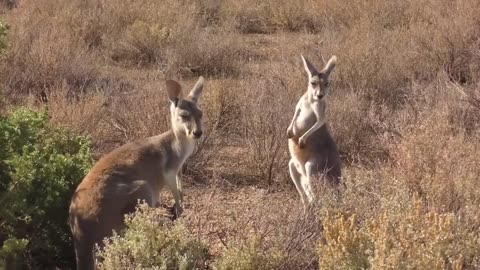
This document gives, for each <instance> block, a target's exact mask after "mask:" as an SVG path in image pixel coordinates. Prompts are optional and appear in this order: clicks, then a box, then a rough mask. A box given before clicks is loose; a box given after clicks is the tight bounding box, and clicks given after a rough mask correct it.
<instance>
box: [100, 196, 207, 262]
mask: <svg viewBox="0 0 480 270" xmlns="http://www.w3.org/2000/svg"><path fill="white" fill-rule="evenodd" d="M164 215H165V213H164V212H162V211H161V210H160V209H158V208H150V207H148V205H146V204H140V205H139V206H138V208H137V211H136V213H133V214H130V215H128V216H127V217H126V219H125V222H126V225H127V229H126V231H125V233H124V234H123V235H122V236H120V235H114V236H113V237H111V238H109V239H107V240H105V244H106V245H105V248H104V249H102V250H101V251H100V252H99V253H98V255H97V256H98V259H99V261H100V263H99V265H98V268H99V269H108V270H110V269H165V270H166V269H169V270H170V269H181V270H187V269H204V268H205V267H206V262H207V259H208V250H207V248H206V246H205V245H203V244H202V243H201V242H199V241H198V240H196V239H194V238H193V237H192V236H191V235H190V234H189V233H188V232H187V230H186V229H185V227H183V226H182V225H181V224H175V225H173V224H172V223H171V222H164V221H165V220H166V218H165V216H164Z"/></svg>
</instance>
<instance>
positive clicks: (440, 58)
mask: <svg viewBox="0 0 480 270" xmlns="http://www.w3.org/2000/svg"><path fill="white" fill-rule="evenodd" d="M7 2H9V1H3V2H2V5H5V3H7ZM15 2H16V3H17V7H15V8H13V9H8V8H6V9H3V8H2V11H3V12H4V19H5V20H6V22H7V23H8V24H9V25H10V30H9V31H8V33H7V41H8V44H9V47H8V49H7V51H6V54H5V55H4V56H2V59H1V60H0V78H1V88H2V90H3V96H2V98H3V97H4V99H2V101H1V102H0V104H1V105H2V106H4V107H6V108H11V107H13V106H16V105H18V104H28V105H29V106H32V107H34V106H39V103H38V102H37V101H38V98H32V97H31V96H36V97H38V95H40V96H41V97H43V98H45V97H46V99H47V100H48V103H47V104H46V105H41V106H48V109H49V112H50V115H51V118H52V119H51V121H52V122H54V123H56V124H59V125H64V126H68V127H70V128H73V129H75V130H76V131H78V132H79V133H82V134H88V135H90V136H91V138H92V139H93V141H94V146H95V153H96V155H97V157H100V156H101V155H103V154H105V153H106V152H108V151H110V150H111V149H113V148H114V147H116V146H118V145H119V144H122V143H125V142H127V141H132V140H135V139H138V138H143V137H147V136H151V135H155V134H158V133H161V132H163V131H165V130H167V129H168V127H169V116H168V102H167V99H166V95H165V89H164V80H165V79H167V78H168V79H170V78H173V79H177V80H179V81H180V82H181V84H182V85H184V87H185V91H188V90H189V89H188V88H189V87H191V86H192V85H193V83H194V81H195V80H196V79H197V76H199V75H203V76H206V85H205V91H204V92H205V95H204V97H203V99H202V100H201V107H202V108H203V110H204V112H205V130H206V133H205V135H206V136H205V137H204V138H203V139H202V140H201V141H200V142H199V147H198V150H197V152H196V153H195V154H194V156H192V157H191V158H190V159H189V160H188V163H187V166H186V168H185V176H186V178H187V180H188V181H187V183H188V185H187V186H188V189H187V198H186V200H187V202H188V203H189V204H187V207H186V209H187V210H186V216H185V218H184V219H182V220H181V221H180V222H182V223H184V224H185V226H186V227H187V228H188V230H190V231H191V232H192V233H193V234H194V235H195V236H196V237H198V238H199V239H201V240H202V241H204V242H205V243H206V244H207V245H208V247H209V249H210V251H211V252H212V253H213V254H214V257H215V258H214V259H215V260H216V259H219V260H221V258H223V260H224V261H223V263H221V262H219V261H218V262H217V264H216V265H217V266H219V267H218V268H219V269H220V268H222V267H221V266H223V267H224V268H226V269H228V267H232V265H231V264H229V263H230V262H235V261H241V262H242V264H241V266H239V265H236V266H234V267H245V268H246V269H249V268H250V269H251V268H255V267H265V268H269V267H271V268H272V267H273V268H280V269H317V268H318V267H320V268H322V269H332V268H333V269H335V268H341V267H350V266H352V267H354V268H355V267H367V268H382V269H383V268H389V269H397V268H402V267H404V268H415V267H417V268H424V266H425V265H427V264H428V265H433V266H438V267H440V268H443V269H460V268H463V269H476V268H478V267H480V256H479V255H478V254H480V252H479V251H478V246H480V245H479V243H478V241H479V240H478V239H479V238H478V237H479V229H478V228H480V219H479V218H478V217H479V216H480V208H479V207H478V205H480V191H479V189H478V187H477V186H478V181H479V180H480V178H479V175H480V155H479V154H478V153H479V152H480V136H479V135H478V134H480V90H479V89H480V88H479V87H480V80H479V78H480V64H479V63H480V53H479V50H480V17H479V16H478V15H477V14H480V2H479V1H477V0H452V1H447V0H440V1H439V0H422V1H414V0H407V1H375V0H365V1H348V2H346V1H338V0H326V1H310V0H302V1H297V2H296V1H293V0H281V1H273V0H267V1H263V2H262V3H259V2H258V1H253V0H242V1H233V0H208V1H199V0H185V1H174V0H166V1H162V3H159V2H158V1H154V0H141V1H136V2H135V3H132V2H131V1H121V0H104V1H100V2H98V1H79V0H74V1H61V0H55V1H47V0H37V1H33V0H22V1H15ZM300 53H303V54H304V55H306V56H307V57H309V58H310V59H311V60H312V62H314V63H315V64H316V65H317V66H318V67H321V66H322V65H323V64H324V63H325V61H326V60H328V58H329V57H330V56H331V55H333V54H335V55H337V57H338V65H337V67H336V69H335V71H334V73H333V74H332V80H333V81H332V84H331V93H330V96H329V97H328V99H329V105H328V106H329V107H328V111H327V115H328V119H329V123H328V125H329V128H330V130H331V132H332V134H333V137H334V138H335V139H336V141H337V143H338V146H339V150H340V152H341V155H342V161H343V165H344V166H343V174H344V178H345V179H344V184H345V185H344V186H343V187H341V188H340V192H338V193H337V192H332V191H331V190H328V189H319V190H318V193H319V195H318V197H319V199H318V202H317V203H316V204H315V205H314V207H313V208H312V209H311V210H309V211H308V214H307V215H303V214H302V209H301V206H300V204H299V198H298V195H297V193H296V191H295V189H294V188H293V185H292V183H291V180H290V179H289V176H288V169H287V166H286V164H287V162H288V158H289V157H288V152H287V140H286V134H285V132H286V128H287V126H288V123H289V121H290V117H291V116H292V114H293V109H294V106H295V104H296V102H297V100H298V98H299V97H300V96H301V95H302V94H303V92H304V91H305V89H306V85H307V80H306V75H305V72H304V70H303V67H302V66H301V61H300V57H299V55H300ZM2 110H6V109H5V108H2V109H0V111H2ZM412 227H415V230H410V229H409V228H412ZM435 236H437V238H436V237H435ZM438 237H441V238H442V239H439V238H438ZM236 253H239V254H243V255H242V256H243V257H242V259H241V260H237V259H236V258H235V254H236ZM258 254H260V255H261V256H258V257H255V256H253V255H258ZM422 254H426V255H425V256H423V257H422V256H421V255H422ZM223 255H225V257H222V256H223ZM317 255H318V256H317ZM427 255H428V256H427ZM460 255H462V256H460ZM255 263H258V264H255ZM459 267H460V268H459Z"/></svg>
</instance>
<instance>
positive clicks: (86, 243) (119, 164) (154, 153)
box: [70, 78, 203, 270]
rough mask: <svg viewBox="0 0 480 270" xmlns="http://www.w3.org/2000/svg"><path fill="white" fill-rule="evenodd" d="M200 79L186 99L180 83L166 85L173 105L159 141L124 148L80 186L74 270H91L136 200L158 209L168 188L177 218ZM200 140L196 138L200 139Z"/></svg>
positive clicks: (195, 132)
mask: <svg viewBox="0 0 480 270" xmlns="http://www.w3.org/2000/svg"><path fill="white" fill-rule="evenodd" d="M202 88H203V78H200V80H199V82H198V83H197V84H196V85H195V87H194V89H193V90H192V92H191V93H190V95H189V96H188V97H187V98H186V99H181V98H180V94H181V91H180V90H181V89H180V86H179V84H178V83H176V82H174V81H167V90H168V94H169V98H170V100H171V106H170V111H171V113H172V129H171V130H169V131H167V132H165V133H163V134H161V135H158V136H154V137H150V138H147V139H142V140H138V141H135V142H130V143H127V144H125V145H123V146H121V147H119V148H117V149H115V150H113V151H112V152H110V153H108V154H107V155H105V156H104V157H102V158H101V159H100V160H99V161H98V162H97V163H96V164H95V165H94V166H93V168H92V169H91V170H90V172H89V173H88V174H87V176H85V178H84V179H83V180H82V182H81V183H80V184H79V185H78V187H77V189H76V191H75V193H74V195H73V197H72V201H71V204H70V227H71V230H72V234H73V239H74V244H75V252H76V257H77V269H79V270H84V269H95V263H94V245H95V244H99V245H100V246H101V245H102V240H103V239H104V238H105V237H108V236H111V235H112V233H113V231H114V230H115V231H117V232H120V231H121V230H122V229H123V228H124V226H125V224H124V216H125V214H128V213H132V212H133V211H134V210H135V207H136V205H137V203H138V201H139V200H144V201H145V202H146V203H147V204H148V205H149V206H151V207H154V206H156V205H158V204H159V192H160V190H161V189H162V188H163V187H164V186H165V185H167V186H169V188H170V189H171V190H172V193H173V194H174V197H175V206H176V208H175V209H176V210H177V212H176V214H177V215H180V213H181V211H182V209H181V202H182V196H183V195H182V193H181V192H182V191H181V185H180V179H179V173H180V170H181V167H182V165H183V162H184V161H185V159H186V158H188V156H190V155H191V154H192V152H193V147H194V138H193V137H192V136H198V137H199V136H200V135H201V111H200V110H199V109H198V108H197V106H196V104H197V103H196V102H197V100H198V98H199V95H200V93H201V90H202ZM199 134H200V135H199Z"/></svg>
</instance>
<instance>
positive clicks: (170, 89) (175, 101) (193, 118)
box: [166, 77, 203, 139]
mask: <svg viewBox="0 0 480 270" xmlns="http://www.w3.org/2000/svg"><path fill="white" fill-rule="evenodd" d="M166 85H167V94H168V99H169V100H170V103H171V104H170V115H171V119H172V128H173V131H174V132H175V134H184V135H186V136H187V137H189V138H194V139H198V138H200V137H201V136H202V133H203V131H202V111H201V110H200V109H199V107H198V100H199V98H200V95H201V94H202V90H203V77H200V78H199V79H198V81H197V83H196V84H195V86H194V87H193V89H192V90H191V91H190V93H189V94H188V96H187V97H186V98H182V87H181V86H180V84H179V83H178V82H176V81H174V80H167V81H166Z"/></svg>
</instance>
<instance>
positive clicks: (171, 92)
mask: <svg viewBox="0 0 480 270" xmlns="http://www.w3.org/2000/svg"><path fill="white" fill-rule="evenodd" d="M165 84H166V86H167V95H168V99H169V100H170V101H171V102H172V103H174V104H175V105H176V104H177V102H178V99H179V98H180V95H181V94H182V86H180V84H179V83H178V82H177V81H174V80H167V81H166V82H165Z"/></svg>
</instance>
